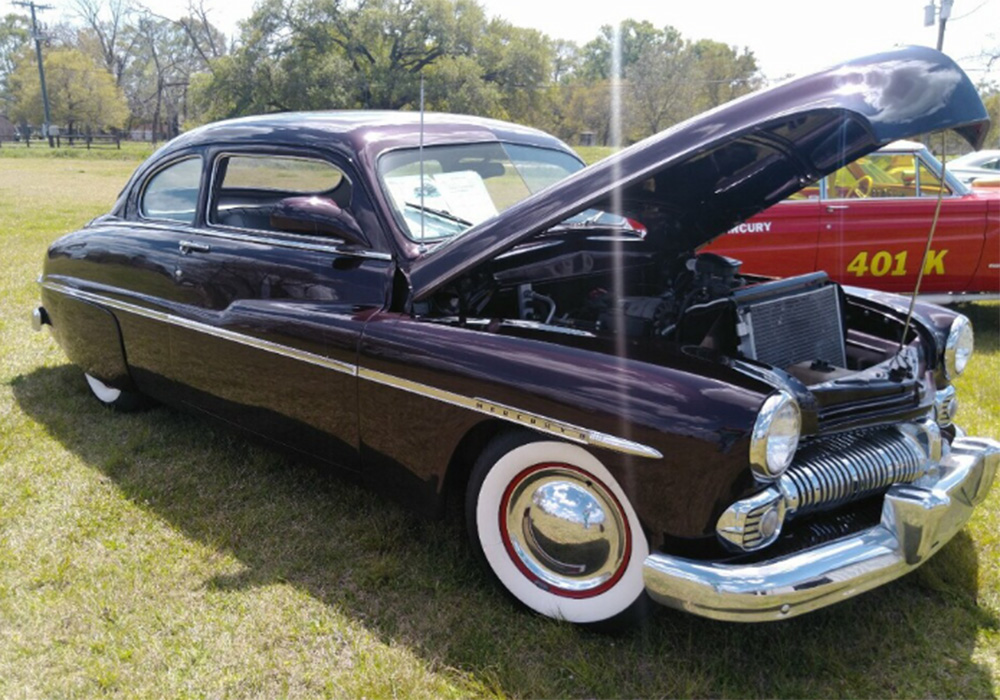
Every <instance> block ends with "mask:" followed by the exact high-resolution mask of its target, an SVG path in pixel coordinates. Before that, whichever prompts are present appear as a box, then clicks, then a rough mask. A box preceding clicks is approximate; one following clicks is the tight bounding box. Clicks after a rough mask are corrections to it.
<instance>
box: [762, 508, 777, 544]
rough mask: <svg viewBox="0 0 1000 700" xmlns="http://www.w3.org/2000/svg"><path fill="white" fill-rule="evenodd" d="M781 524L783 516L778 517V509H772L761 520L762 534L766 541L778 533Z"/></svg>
mask: <svg viewBox="0 0 1000 700" xmlns="http://www.w3.org/2000/svg"><path fill="white" fill-rule="evenodd" d="M780 524H781V516H779V515H778V509H777V508H774V507H772V508H771V509H770V510H768V511H767V512H766V513H764V515H763V516H761V519H760V534H761V536H762V537H763V538H764V539H765V540H770V539H771V538H772V537H774V535H775V534H776V533H777V532H778V526H779V525H780Z"/></svg>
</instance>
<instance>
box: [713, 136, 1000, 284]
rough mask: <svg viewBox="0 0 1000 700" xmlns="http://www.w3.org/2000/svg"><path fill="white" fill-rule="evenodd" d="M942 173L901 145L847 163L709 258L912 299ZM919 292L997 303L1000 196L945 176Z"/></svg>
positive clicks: (924, 154)
mask: <svg viewBox="0 0 1000 700" xmlns="http://www.w3.org/2000/svg"><path fill="white" fill-rule="evenodd" d="M940 173H941V164H940V162H939V161H938V160H937V159H936V158H935V157H934V156H933V155H931V153H930V152H929V151H928V150H927V149H926V148H925V147H924V146H923V145H922V144H919V143H915V142H911V141H897V142H895V143H892V144H890V145H889V146H886V147H884V148H882V149H880V150H878V151H876V152H874V153H872V154H870V155H867V156H865V157H863V158H859V159H858V160H856V161H854V162H853V163H850V164H848V165H846V166H844V167H843V168H841V169H839V170H837V171H836V172H834V173H832V174H830V175H828V176H827V177H825V178H823V179H822V180H820V181H819V182H817V183H815V184H814V185H811V186H809V187H806V188H805V189H803V190H801V191H799V192H797V193H796V194H794V195H793V196H792V197H790V198H788V199H786V200H784V201H782V202H779V203H778V204H776V205H774V206H773V207H771V208H769V209H766V210H765V211H763V212H761V213H760V214H758V215H756V216H754V217H753V218H751V219H748V220H747V221H745V222H744V223H741V224H739V225H738V226H735V227H733V228H732V229H730V230H729V232H728V233H727V234H726V235H725V236H721V237H719V238H717V239H716V240H715V241H714V242H713V243H712V245H710V246H708V247H707V248H705V249H704V250H706V251H709V252H715V253H721V254H724V255H728V256H731V257H734V258H738V259H740V260H741V261H743V269H744V270H745V271H747V272H759V273H762V274H768V275H776V276H789V275H798V274H802V273H804V272H812V271H814V270H825V271H826V272H827V273H828V274H829V275H830V277H831V278H833V279H834V280H836V281H837V282H840V283H842V284H857V285H860V286H864V287H874V288H876V289H882V290H885V291H890V292H910V291H912V290H913V288H914V285H915V283H916V280H917V272H918V271H919V269H920V262H921V260H923V257H924V249H925V248H926V246H927V235H928V232H929V224H928V222H930V221H931V220H932V219H933V215H934V209H935V207H936V206H937V201H938V194H939V192H940V187H941V179H940ZM930 248H931V249H930V253H929V255H928V257H927V262H926V264H925V265H924V278H923V281H922V283H921V287H920V291H921V293H922V294H923V295H928V296H930V297H931V298H932V300H933V301H938V302H947V301H958V300H963V299H964V300H968V299H970V298H971V299H985V298H1000V188H989V189H987V188H981V189H980V188H970V187H968V186H966V185H964V184H962V183H961V182H959V180H958V178H955V177H953V176H952V175H951V173H948V172H947V171H946V172H945V189H944V198H943V201H942V205H941V214H940V218H939V221H938V224H937V228H936V230H935V233H934V239H933V241H932V243H931V246H930Z"/></svg>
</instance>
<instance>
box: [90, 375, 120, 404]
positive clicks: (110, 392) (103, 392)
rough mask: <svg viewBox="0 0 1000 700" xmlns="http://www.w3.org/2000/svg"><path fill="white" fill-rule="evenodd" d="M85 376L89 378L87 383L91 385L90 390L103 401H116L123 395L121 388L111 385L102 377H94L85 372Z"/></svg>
mask: <svg viewBox="0 0 1000 700" xmlns="http://www.w3.org/2000/svg"><path fill="white" fill-rule="evenodd" d="M83 376H85V377H86V378H87V384H89V385H90V390H91V391H92V392H94V396H96V397H97V398H98V400H100V401H101V402H103V403H109V404H110V403H114V402H115V401H117V400H118V398H119V397H120V396H121V395H122V392H121V389H115V388H113V387H110V386H108V385H107V384H105V383H104V382H102V381H101V380H100V379H97V378H95V377H92V376H90V375H89V374H86V373H85V374H84V375H83Z"/></svg>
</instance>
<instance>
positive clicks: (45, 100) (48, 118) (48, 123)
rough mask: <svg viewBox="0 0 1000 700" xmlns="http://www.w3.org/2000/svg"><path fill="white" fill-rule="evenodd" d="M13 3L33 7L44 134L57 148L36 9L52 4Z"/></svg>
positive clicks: (13, 3) (22, 0) (50, 143)
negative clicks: (43, 110) (53, 132)
mask: <svg viewBox="0 0 1000 700" xmlns="http://www.w3.org/2000/svg"><path fill="white" fill-rule="evenodd" d="M11 4H12V5H19V6H21V7H30V8H31V38H33V39H34V40H35V57H36V58H37V59H38V79H39V80H40V81H41V83H42V106H43V107H44V108H45V123H44V124H42V134H43V135H44V136H46V137H47V138H48V139H49V148H55V145H56V144H55V141H54V139H53V138H52V134H51V133H50V129H51V127H52V112H51V110H50V109H49V91H48V90H47V89H46V87H45V66H43V65H42V33H41V32H40V31H38V19H37V18H36V17H35V10H51V9H53V7H52V5H36V4H35V1H34V0H28V1H27V2H25V1H24V0H13V2H12V3H11Z"/></svg>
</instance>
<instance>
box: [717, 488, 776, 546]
mask: <svg viewBox="0 0 1000 700" xmlns="http://www.w3.org/2000/svg"><path fill="white" fill-rule="evenodd" d="M785 508H786V506H785V499H784V496H783V495H782V493H781V491H779V490H778V489H777V487H774V486H772V487H770V488H768V489H765V490H764V491H761V492H760V493H758V494H756V495H754V496H751V497H750V498H746V499H744V500H742V501H737V502H736V503H734V504H733V505H731V506H729V508H727V509H726V511H725V512H724V513H723V514H722V515H721V516H720V517H719V521H718V522H717V523H716V526H715V532H716V534H717V535H718V536H719V540H720V541H721V542H722V543H723V544H724V545H726V547H728V548H729V549H731V550H733V551H744V552H752V551H754V550H757V549H760V548H762V547H766V546H767V545H769V544H771V543H772V542H774V540H775V538H777V536H778V535H779V534H781V525H782V523H783V522H784V520H785Z"/></svg>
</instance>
